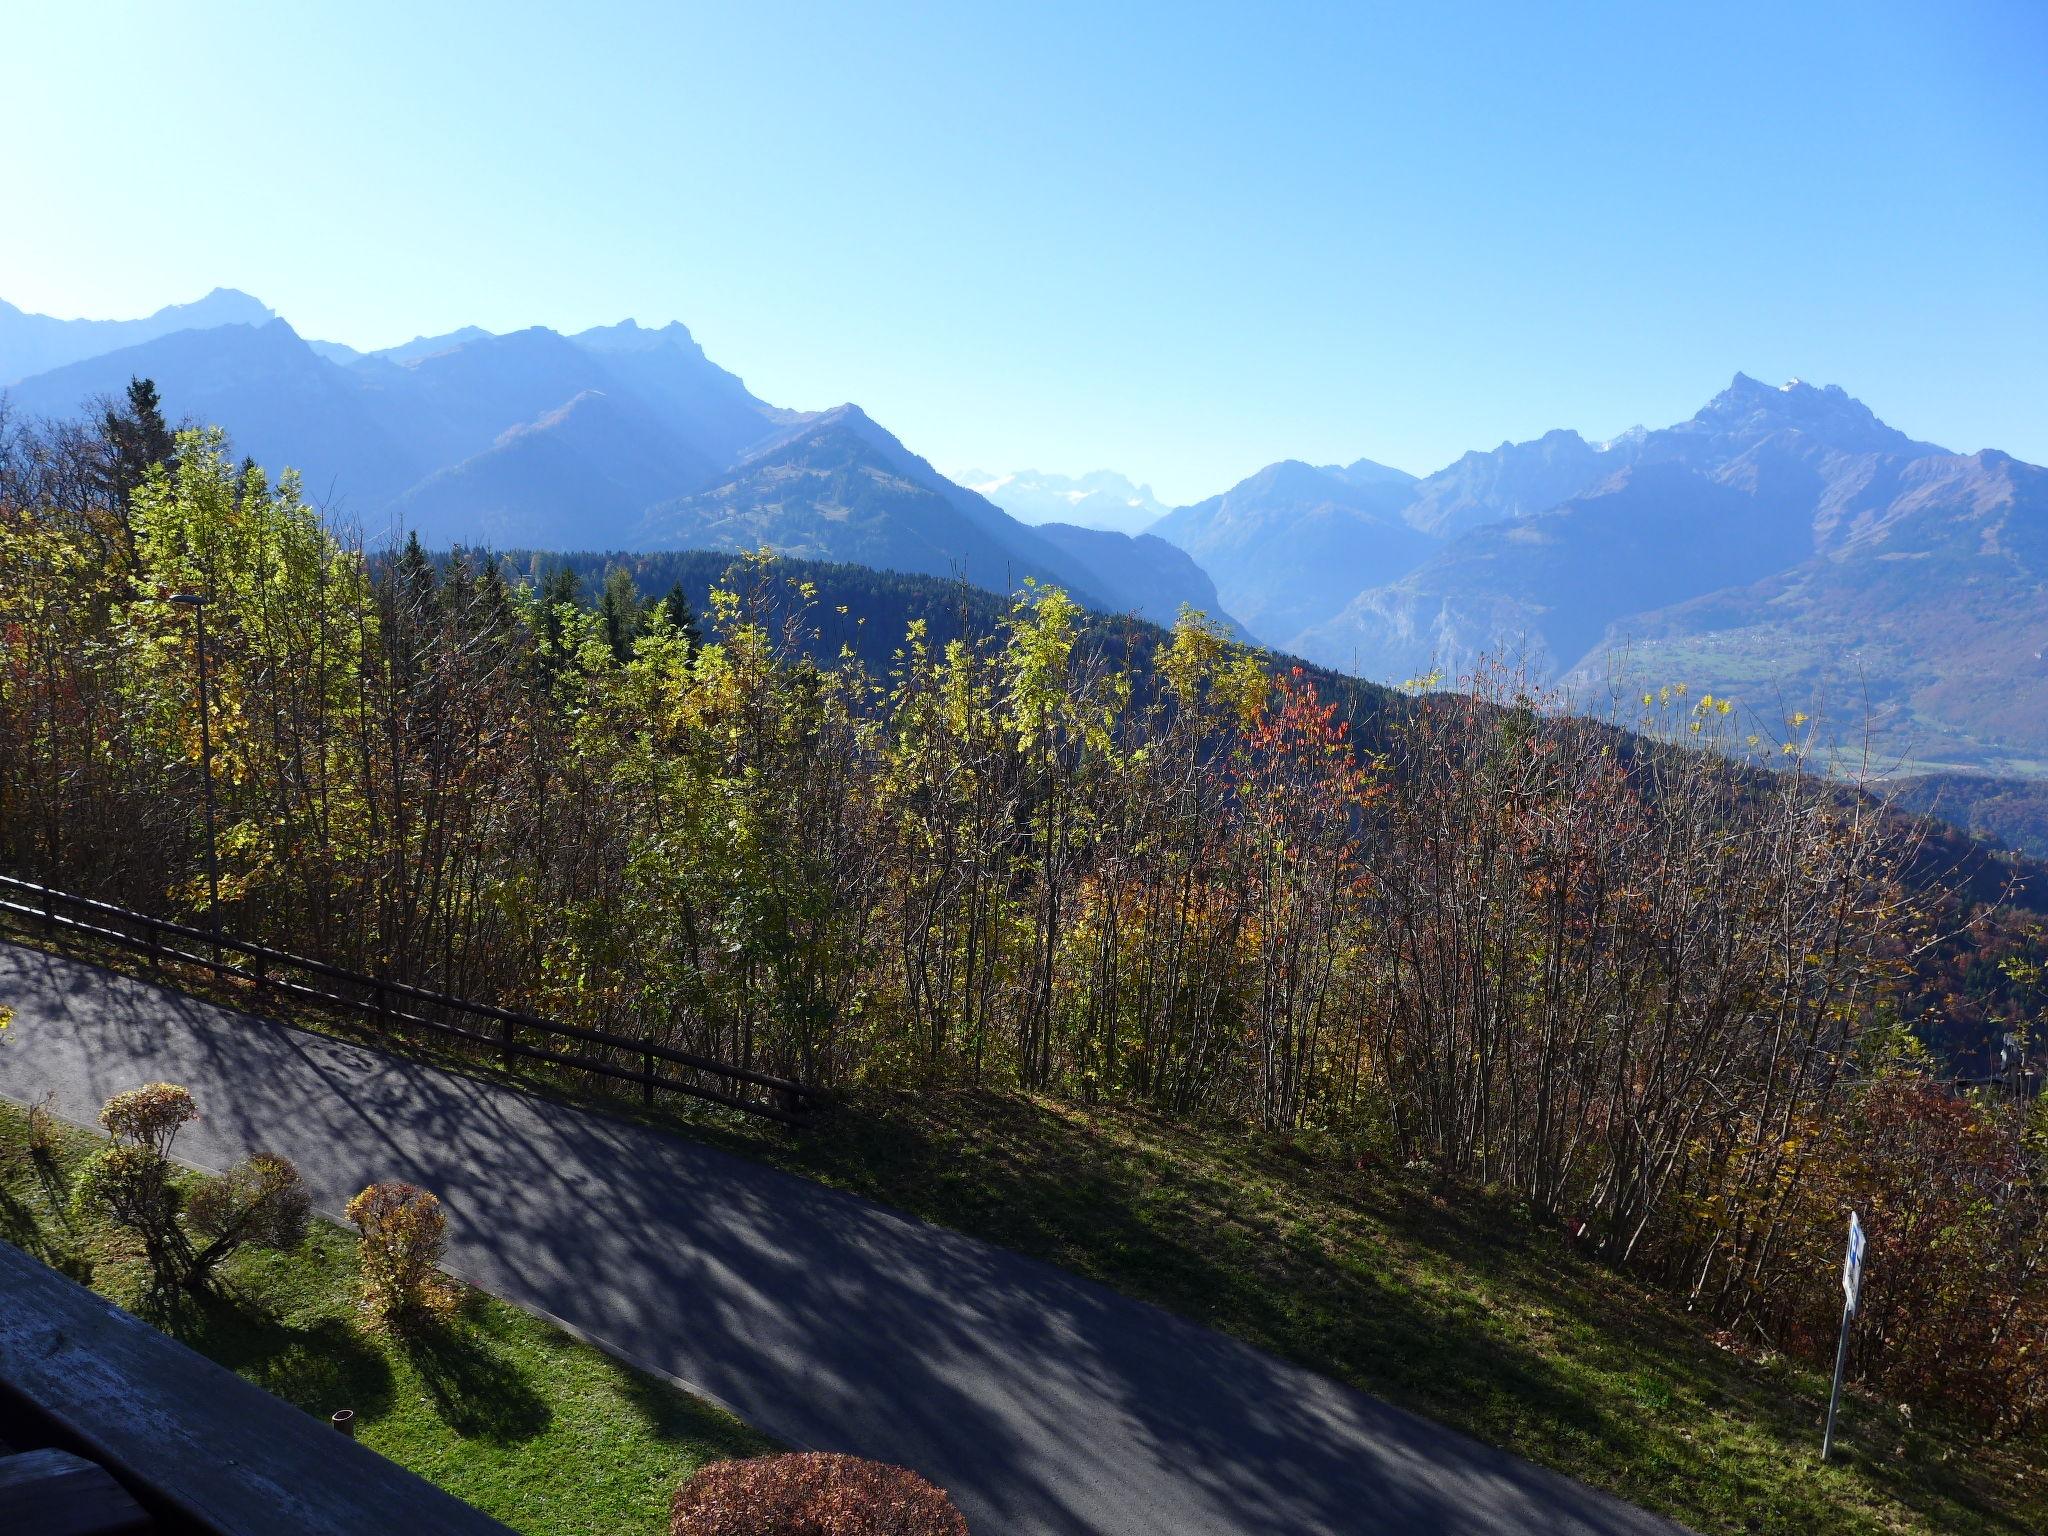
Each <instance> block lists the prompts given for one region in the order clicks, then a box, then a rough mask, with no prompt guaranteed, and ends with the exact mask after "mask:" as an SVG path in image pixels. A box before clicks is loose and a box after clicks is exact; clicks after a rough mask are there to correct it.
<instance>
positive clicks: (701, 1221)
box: [0, 944, 1680, 1536]
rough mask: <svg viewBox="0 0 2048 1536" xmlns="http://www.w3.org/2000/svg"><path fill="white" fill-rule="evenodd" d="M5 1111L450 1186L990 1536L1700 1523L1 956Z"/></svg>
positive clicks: (857, 1206) (587, 1324)
mask: <svg viewBox="0 0 2048 1536" xmlns="http://www.w3.org/2000/svg"><path fill="white" fill-rule="evenodd" d="M0 1003H5V1004H7V1005H9V1006H11V1007H13V1008H14V1010H15V1013H16V1020H15V1025H14V1027H13V1028H12V1029H10V1030H8V1031H7V1032H6V1034H5V1035H4V1036H0V1096H5V1097H7V1098H10V1099H13V1100H16V1101H17V1102H24V1103H26V1102H31V1101H34V1100H37V1099H40V1098H42V1097H43V1095H44V1094H46V1093H51V1092H54V1093H55V1095H56V1099H55V1107H56V1109H57V1111H58V1112H59V1113H60V1114H62V1115H63V1116H64V1117H65V1118H67V1119H70V1120H74V1121H78V1122H81V1123H90V1122H91V1121H92V1119H93V1117H94V1116H95V1115H96V1113H97V1112H98V1108H99V1105H100V1104H101V1102H102V1101H103V1100H105V1099H106V1098H107V1096H108V1095H109V1094H113V1093H117V1092H119V1091H121V1090H122V1089H125V1088H132V1087H134V1086H136V1085H137V1084H140V1083H145V1082H151V1081H155V1080H159V1079H164V1080H169V1081H173V1082H179V1083H183V1084H185V1085H186V1086H187V1087H189V1088H190V1089H191V1090H192V1092H193V1095H194V1097H195V1098H196V1099H197V1100H198V1103H199V1107H200V1111H201V1114H202V1118H201V1119H200V1120H199V1121H198V1122H197V1123H195V1124H193V1125H190V1126H187V1127H186V1129H185V1131H184V1133H183V1134H182V1135H181V1136H180V1137H179V1140H178V1153H179V1155H180V1156H181V1157H183V1158H186V1159H188V1160H190V1161H192V1162H195V1163H198V1164H200V1165H201V1166H206V1167H215V1168H218V1167H223V1166H225V1165H226V1164H228V1163H230V1162H232V1161H234V1160H235V1159H236V1158H238V1157H240V1156H242V1155H244V1154H245V1153H247V1152H249V1151H252V1150H257V1149H268V1150H272V1151H277V1152H282V1153H284V1154H285V1155H287V1156H289V1157H290V1158H292V1160H293V1161H295V1162H296V1163H297V1164H298V1166H299V1169H300V1171H301V1173H303V1174H304V1176H305V1178H306V1180H307V1183H308V1184H309V1185H310V1186H311V1188H312V1190H313V1192H314V1198H315V1201H316V1203H317V1204H318V1206H319V1207H320V1209H321V1210H323V1211H325V1212H327V1213H328V1214H330V1215H338V1213H339V1211H340V1209H341V1206H342V1204H343V1202H344V1201H346V1200H347V1198H348V1197H349V1196H350V1195H351V1194H353V1193H354V1192H355V1191H356V1190H358V1189H360V1188H361V1187H362V1186H363V1185H364V1184H366V1183H369V1182H371V1181H372V1180H376V1179H391V1178H400V1179H407V1180H410V1181H412V1182H413V1183H416V1184H420V1185H423V1186H425V1187H426V1188H429V1189H432V1190H435V1191H436V1192H438V1193H439V1194H440V1196H441V1198H442V1199H443V1200H444V1201H445V1202H446V1204H447V1207H448V1213H449V1244H448V1258H449V1268H450V1269H452V1270H454V1271H455V1272H456V1273H458V1274H460V1275H461V1276H462V1277H463V1278H465V1279H467V1280H469V1281H471V1282H472V1283H474V1284H476V1285H479V1286H481V1287H483V1288H484V1289H486V1290H489V1291H492V1292H495V1293H496V1294H498V1295H500V1296H503V1297H506V1298H508V1299H510V1300H513V1301H516V1302H518V1303H520V1304H522V1305H524V1306H528V1307H531V1308H536V1309H539V1310H541V1311H544V1312H546V1313H549V1314H551V1315H553V1316H554V1317H556V1318H558V1319H561V1320H563V1321H564V1322H566V1323H568V1324H569V1325H571V1326H572V1327H574V1328H575V1329H577V1330H578V1331H580V1332H581V1333H583V1334H584V1335H585V1336H586V1337H589V1338H591V1339H592V1340H594V1341H596V1342H598V1343H600V1344H602V1345H603V1346H604V1347H606V1348H607V1349H609V1350H611V1351H612V1352H613V1353H615V1354H617V1355H619V1356H621V1357H623V1358H625V1359H627V1360H629V1361H632V1362H634V1363H636V1364H639V1365H642V1366H646V1367H648V1368H651V1369H653V1370H656V1371H659V1372H662V1373H665V1374H667V1375H669V1376H672V1377H675V1378H677V1379H679V1380H681V1381H683V1382H685V1383H687V1384H689V1385H692V1386H694V1387H695V1388H696V1389H698V1390H699V1391H702V1392H705V1393H708V1394H710V1395H711V1396H713V1397H715V1398H717V1399H718V1400H720V1401H721V1402H724V1403H726V1404H727V1405H729V1406H730V1407H731V1408H733V1409H734V1410H735V1411H736V1412H738V1413H739V1414H740V1415H741V1416H742V1417H744V1418H745V1419H747V1420H748V1421H749V1422H750V1423H752V1424H754V1425H756V1426H758V1427H759V1428H761V1429H763V1430H765V1431H767V1432H768V1433H769V1434H771V1435H774V1436H776V1437H778V1438H780V1439H782V1440H785V1441H788V1442H791V1443H794V1444H797V1445H801V1446H807V1447H811V1448H815V1449H819V1450H839V1451H851V1452H854V1453H857V1454H859V1455H863V1456H872V1457H878V1458H880V1459H882V1460H884V1461H891V1462H897V1463H900V1464H902V1465H905V1466H909V1467H913V1468H915V1469H916V1470H917V1471H919V1472H921V1473H923V1474H924V1475H925V1476H926V1477H929V1478H930V1479H932V1481H934V1482H936V1483H938V1484H939V1485H940V1486H941V1487H944V1488H946V1489H947V1490H948V1491H949V1492H950V1493H951V1494H952V1495H953V1497H954V1499H955V1500H956V1501H957V1502H958V1503H959V1505H960V1507H961V1509H962V1510H963V1511H964V1512H965V1514H966V1515H967V1518H968V1521H969V1523H970V1524H971V1525H972V1526H973V1528H974V1530H975V1532H976V1536H1035V1533H1040V1532H1044V1533H1062V1536H1064V1533H1069V1532H1094V1533H1100V1536H1155V1533H1156V1536H1251V1533H1259V1536H1268V1533H1293V1532H1303V1533H1311V1532H1330V1533H1338V1532H1342V1533H1346V1536H1350V1533H1358V1536H1369V1533H1389V1536H1391V1533H1404V1536H1406V1533H1417V1536H1419V1533H1425V1532H1428V1533H1436V1532H1446V1533H1448V1532H1457V1533H1474V1536H1477V1533H1488V1536H1496V1533H1497V1536H1508V1533H1514V1536H1564V1533H1572V1536H1624V1533H1626V1536H1648V1533H1653V1532H1654V1533H1658V1536H1671V1533H1674V1532H1678V1531H1679V1529H1680V1528H1679V1527H1677V1526H1674V1525H1672V1524H1670V1523H1669V1522H1668V1521H1664V1520H1661V1519H1658V1518H1655V1517H1653V1516H1651V1515H1648V1514H1645V1513H1644V1512H1642V1511H1641V1510H1638V1509H1636V1508H1634V1507H1632V1506H1630V1505H1627V1504H1624V1503H1622V1502H1620V1501H1619V1500H1617V1499H1614V1498H1612V1497H1610V1496H1608V1495H1606V1494H1604V1493H1600V1492H1597V1491H1595V1490H1594V1489H1591V1488H1588V1487H1586V1486H1585V1485H1583V1484H1581V1483H1577V1482H1574V1481H1573V1480H1571V1479H1570V1478H1567V1477H1562V1476H1560V1475H1558V1474H1556V1473H1554V1472H1549V1471H1545V1470H1543V1469H1541V1468H1538V1467H1535V1466H1533V1465H1531V1464H1530V1463H1528V1462H1525V1461H1522V1460H1519V1459H1518V1458H1516V1457H1513V1456H1509V1455H1507V1454H1505V1453H1503V1452H1500V1451H1496V1450H1492V1449H1489V1448H1488V1447H1485V1446H1482V1445H1479V1444H1478V1443H1476V1442H1474V1441H1472V1440H1469V1439H1466V1438H1465V1437H1463V1436H1461V1435H1458V1434H1455V1433H1453V1432H1451V1431H1449V1430H1446V1429H1444V1428H1441V1427H1440V1426H1438V1425H1435V1424H1432V1423H1429V1422H1428V1421H1426V1420H1423V1419H1419V1418H1416V1417H1415V1416H1413V1415H1411V1414H1408V1413H1404V1412H1402V1411H1400V1410H1398V1409H1396V1408H1393V1407H1390V1406H1389V1405H1387V1404H1385V1403H1382V1402H1380V1401H1378V1400H1376V1399H1374V1398H1372V1397H1369V1396H1367V1395H1365V1394H1364V1393H1361V1392H1355V1391H1352V1390H1351V1389H1349V1388H1347V1387H1342V1386H1339V1385H1337V1384H1336V1383H1334V1382H1332V1381H1329V1380H1327V1379H1326V1378H1324V1377H1321V1376H1318V1375H1316V1374H1314V1373H1313V1372H1310V1371H1305V1370H1302V1369H1300V1368H1298V1367H1296V1366H1292V1365H1288V1364H1285V1363H1283V1362H1281V1361H1278V1360H1275V1359H1273V1358H1271V1357H1270V1356H1267V1355H1265V1354H1262V1353H1260V1352H1259V1351H1258V1350H1255V1349H1252V1348H1250V1347H1249V1346H1247V1345H1244V1344H1240V1343H1237V1342H1236V1341H1234V1340H1231V1339H1228V1338H1225V1337H1224V1336H1222V1335H1221V1334H1218V1333H1214V1332H1211V1331H1209V1330H1208V1329H1205V1328H1200V1327H1196V1326H1194V1325H1193V1324H1191V1323H1187V1322H1184V1321H1182V1320H1180V1319H1178V1318H1176V1317H1173V1316H1171V1315H1169V1314H1168V1313H1165V1312H1162V1311H1159V1310H1158V1309H1156V1308H1154V1307H1149V1306H1146V1305H1144V1304H1142V1303H1139V1302H1134V1301H1129V1300H1126V1299H1125V1298H1123V1297H1120V1296H1117V1295H1115V1294H1113V1293H1112V1292H1109V1291H1107V1290H1104V1289H1103V1288H1101V1287H1100V1286H1096V1285H1093V1284H1091V1283H1089V1282H1087V1281H1085V1280H1080V1279H1077V1278H1075V1277H1074V1276H1071V1275H1068V1274H1065V1273H1063V1272H1062V1271H1059V1270H1057V1269H1053V1268H1051V1267H1050V1266H1047V1265H1044V1264H1039V1263H1036V1262H1034V1261H1032V1260H1029V1259H1025V1258H1020V1257H1018V1256H1017V1255H1015V1254H1012V1253H1008V1252H1005V1251H1003V1250H1001V1249H998V1248H993V1247H990V1246H988V1245H987V1244H984V1243H979V1242H976V1241H974V1240H972V1239H970V1238H966V1237H962V1236H959V1235H958V1234H956V1233H952V1232H947V1231H942V1230H940V1229H938V1228H935V1227H931V1226H927V1225H926V1224H924V1223H922V1222H919V1221H916V1220H913V1219H912V1218H910V1217H907V1216H904V1215H902V1214H900V1213H898V1212H895V1211H891V1210H888V1209H885V1208H883V1207H880V1206H877V1205H873V1204H870V1203H868V1202H866V1201H863V1200H859V1199H856V1198H854V1197H851V1196H848V1195H844V1194H840V1193H837V1192H835V1191H832V1190H828V1189H825V1188H823V1187H821V1186H819V1185H816V1184H812V1183H809V1182H808V1181H805V1180H802V1179H798V1178H793V1177H791V1176H789V1175H786V1174H782V1173H778V1172H775V1171H774V1170H772V1169H769V1168H765V1167H762V1166H760V1165H758V1164H754V1163H749V1162H746V1161H744V1160H742V1159H739V1158H735V1157H731V1156H728V1155H726V1154H724V1153H721V1152H718V1151H715V1150H712V1149H710V1148H707V1147H702V1146H698V1145H695V1144H693V1143H691V1142H688V1141H685V1140H682V1139H680V1138H678V1137H674V1136H670V1135H667V1134H664V1133H662V1132H659V1131H654V1130H650V1129H647V1128H645V1127H641V1126H636V1125H632V1124H629V1123H627V1122H624V1121H617V1120H613V1119H611V1118H609V1117H606V1116H603V1115H595V1114H590V1113H587V1112H584V1111H580V1110H576V1109H573V1108H569V1107H566V1106H563V1105H559V1104H554V1103H550V1102H548V1101H546V1100H543V1099H538V1098H532V1097H528V1096H526V1095H523V1094H520V1093H518V1092H516V1091H514V1090H512V1089H509V1088H504V1087H498V1086H495V1085H492V1084H488V1083H479V1082H475V1081H472V1080H470V1079H467V1078H463V1077H459V1076H451V1075H449V1074H447V1073H444V1072H439V1071H435V1070H434V1069H432V1068H430V1067H425V1066H420V1065H417V1064H414V1063H411V1062H406V1061H400V1060H396V1059H394V1058H391V1057H387V1056H383V1055H380V1054H378V1053H377V1052H375V1051H371V1050H367V1049H364V1048H362V1047H359V1046H354V1045H348V1044H344V1043H341V1042H338V1041H335V1040H331V1039H328V1038H326V1037H324V1036H319V1035H313V1034H308V1033H305V1032H303V1031H300V1030H295V1029H291V1028H289V1027H287V1026H284V1025H281V1024H276V1023H271V1022H268V1021H263V1020H258V1019H252V1018H250V1017H248V1016H246V1015H242V1014H237V1013H233V1012H230V1011H228V1010H224V1009H220V1008H216V1007H213V1006H211V1005H209V1004H205V1003H201V1002H197V1001H195V1000H193V999H191V998H188V997H185V996H182V995H180V994H177V993H173V992H166V991H163V990H161V989H158V988H155V987H151V986H149V985H147V984H145V983H142V982H139V981H134V980H131V979H129V978H126V977H121V976H116V975H113V974H110V973H109V972H106V971H103V970H100V969H98V968H97V967H95V966H92V965H89V964H86V963H83V962H81V961H76V960H68V959H62V958H58V957H53V956H48V955H44V954H40V953H37V952H35V951H31V950H24V949H20V948H17V947H15V946H12V945H5V944H0Z"/></svg>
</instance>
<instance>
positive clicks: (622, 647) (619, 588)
mask: <svg viewBox="0 0 2048 1536" xmlns="http://www.w3.org/2000/svg"><path fill="white" fill-rule="evenodd" d="M597 618H598V622H599V623H600V624H601V625H603V626H604V639H605V644H607V645H609V646H610V647H611V648H612V655H613V656H615V657H617V658H618V659H619V660H620V661H627V660H630V659H631V658H632V655H633V642H634V641H635V640H636V639H638V638H639V635H640V589H639V588H638V587H637V586H635V585H634V584H633V573H632V572H631V571H629V570H627V569H626V568H625V567H624V566H623V565H615V566H613V567H612V568H611V570H609V571H608V572H606V573H605V578H604V593H603V595H602V596H601V597H599V598H598V600H597Z"/></svg>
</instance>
